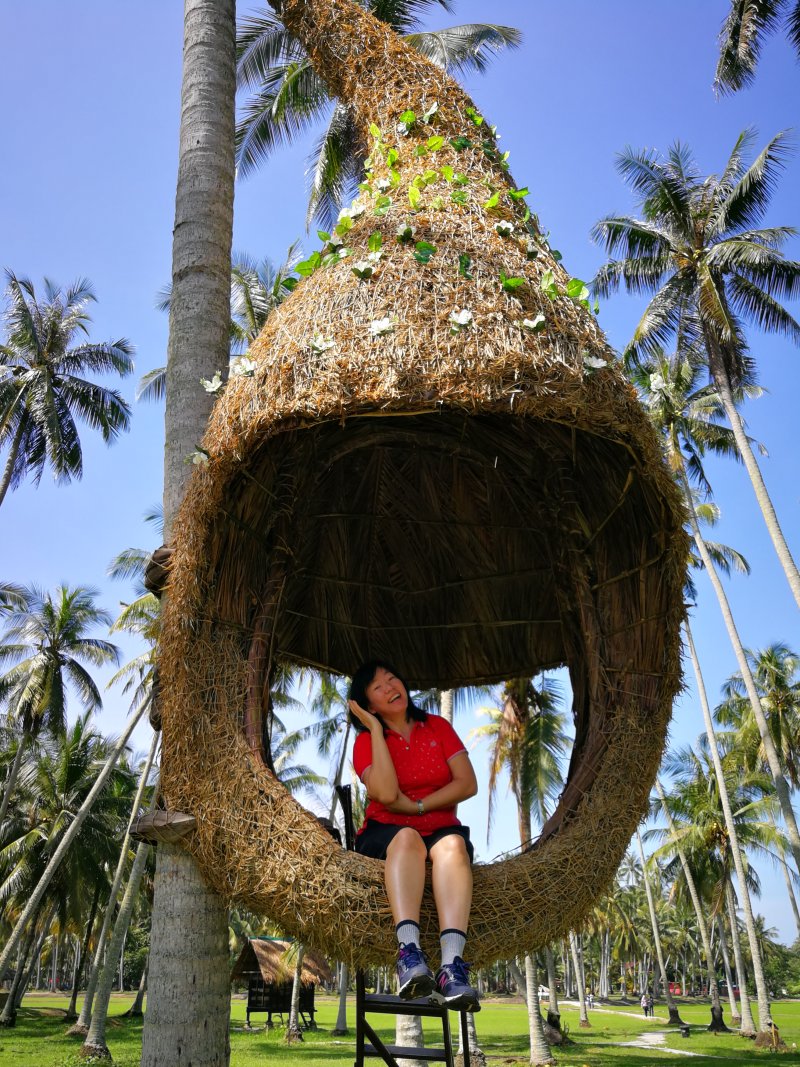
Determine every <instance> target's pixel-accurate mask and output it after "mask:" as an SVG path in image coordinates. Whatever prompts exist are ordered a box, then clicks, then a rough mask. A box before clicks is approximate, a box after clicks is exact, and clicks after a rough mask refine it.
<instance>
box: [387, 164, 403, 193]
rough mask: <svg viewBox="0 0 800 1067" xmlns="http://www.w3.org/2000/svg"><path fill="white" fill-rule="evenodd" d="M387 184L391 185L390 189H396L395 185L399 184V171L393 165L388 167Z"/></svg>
mask: <svg viewBox="0 0 800 1067" xmlns="http://www.w3.org/2000/svg"><path fill="white" fill-rule="evenodd" d="M389 184H390V185H391V187H392V189H396V188H397V186H398V185H399V184H400V171H399V170H397V169H396V168H395V167H390V168H389Z"/></svg>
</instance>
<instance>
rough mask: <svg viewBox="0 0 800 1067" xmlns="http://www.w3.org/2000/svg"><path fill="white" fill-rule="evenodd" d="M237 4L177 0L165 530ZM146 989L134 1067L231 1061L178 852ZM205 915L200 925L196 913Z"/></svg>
mask: <svg viewBox="0 0 800 1067" xmlns="http://www.w3.org/2000/svg"><path fill="white" fill-rule="evenodd" d="M235 97H236V4H235V0H184V50H183V83H182V91H181V128H180V149H179V159H178V185H177V193H176V203H175V227H174V230H173V244H172V299H171V302H170V321H169V346H168V359H167V410H166V439H165V446H164V517H165V529H166V534H167V537H168V536H169V531H170V528H171V525H172V522H173V520H174V517H175V514H176V511H177V508H178V505H179V503H180V500H181V498H182V496H183V493H184V489H185V484H186V478H187V476H188V471H187V466H186V463H185V460H186V457H187V456H189V455H190V454H191V453H192V451H193V449H194V448H195V447H196V445H197V443H198V442H199V441H200V439H201V438H202V436H203V431H204V429H205V426H206V423H207V421H208V414H209V411H210V407H211V397H210V395H209V394H207V393H205V391H204V390H203V389H198V387H197V386H198V381H199V379H200V378H202V377H206V378H212V377H213V375H214V371H215V370H216V369H217V368H218V367H225V366H226V365H227V363H228V358H229V328H230V286H231V275H230V268H231V238H232V233H233V182H234V173H235V165H234V126H235V119H234V102H235ZM155 896H156V899H157V901H158V905H157V907H156V908H154V915H153V938H152V942H151V945H152V947H151V953H150V978H149V982H150V994H149V997H148V1008H147V1013H146V1015H145V1022H144V1033H143V1041H142V1067H158V1065H162V1064H165V1063H170V1064H172V1063H177V1062H178V1061H179V1060H181V1061H182V1062H184V1063H187V1064H188V1063H191V1064H192V1067H225V1065H227V1064H228V1062H229V1059H230V1038H229V1033H228V1017H229V1012H230V984H229V981H228V937H227V932H228V924H227V909H226V906H225V902H224V901H223V900H222V899H221V897H219V896H218V895H217V894H216V893H210V892H209V891H208V889H207V888H206V886H205V884H204V882H203V879H202V877H201V875H200V871H199V868H198V867H197V864H196V863H195V861H194V860H193V859H192V857H191V856H190V855H189V854H188V853H187V852H186V851H184V850H183V849H181V848H179V847H175V846H163V845H160V846H159V848H158V850H157V858H156V876H155ZM201 920H202V921H201Z"/></svg>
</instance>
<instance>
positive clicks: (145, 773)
mask: <svg viewBox="0 0 800 1067" xmlns="http://www.w3.org/2000/svg"><path fill="white" fill-rule="evenodd" d="M157 747H158V734H156V733H154V734H153V740H152V741H151V742H150V751H149V752H148V754H147V760H146V762H145V765H144V769H143V770H142V773H141V776H140V778H139V785H138V787H137V789H136V796H135V797H134V798H133V804H132V806H131V817H130V819H129V820H128V827H127V829H126V831H125V836H124V837H123V839H122V847H121V848H120V850H119V859H118V860H117V869H116V871H115V872H114V879H113V881H112V883H111V892H110V893H109V894H108V904H107V905H106V910H105V914H104V915H103V925H102V927H101V928H100V935H99V936H98V938H97V945H96V946H95V950H94V960H93V961H92V969H91V971H90V972H89V979H88V981H87V983H86V994H85V996H84V998H83V1005H82V1007H81V1013H80V1015H79V1016H78V1020H77V1022H76V1023H75V1024H74V1025H73V1026H71V1027H70V1029H69V1030H67V1033H68V1034H69V1035H71V1036H75V1037H86V1035H87V1034H88V1033H89V1024H90V1023H91V1021H92V1005H93V1003H94V993H95V989H97V981H98V979H99V977H100V971H101V969H102V966H103V958H104V955H105V951H106V941H107V939H108V934H109V931H110V930H111V921H112V919H113V918H114V908H115V907H116V904H117V896H118V895H119V888H120V886H121V885H122V878H123V875H124V873H125V864H126V862H127V859H128V846H129V845H130V840H131V834H130V830H131V826H132V825H133V821H134V819H136V818H137V817H138V815H139V809H140V808H141V806H142V797H143V796H144V791H145V787H146V786H147V779H148V777H149V775H150V769H151V767H152V766H153V760H154V759H155V755H156V749H157ZM154 792H155V791H154Z"/></svg>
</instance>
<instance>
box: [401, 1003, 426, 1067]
mask: <svg viewBox="0 0 800 1067" xmlns="http://www.w3.org/2000/svg"><path fill="white" fill-rule="evenodd" d="M394 1039H395V1042H396V1043H397V1044H398V1045H400V1046H401V1047H402V1048H422V1047H423V1045H424V1041H423V1035H422V1019H421V1018H420V1017H419V1015H397V1016H395V1038H394ZM397 1063H398V1067H419V1060H407V1059H399V1060H398V1061H397Z"/></svg>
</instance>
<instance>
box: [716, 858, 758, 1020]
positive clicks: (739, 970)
mask: <svg viewBox="0 0 800 1067" xmlns="http://www.w3.org/2000/svg"><path fill="white" fill-rule="evenodd" d="M725 906H726V908H727V911H728V925H729V926H730V931H731V945H732V946H733V960H734V963H735V964H736V977H737V980H738V983H739V1004H740V1006H741V1017H742V1021H741V1024H740V1029H741V1032H742V1033H743V1034H747V1035H748V1036H749V1035H751V1034H754V1033H755V1029H756V1026H755V1023H754V1022H753V1014H752V1012H751V1011H750V996H749V994H748V992H747V971H746V970H745V967H744V958H743V956H742V943H741V939H740V937H739V926H738V923H737V920H736V901H735V900H734V898H733V887H732V886H731V882H730V879H728V880H727V884H726V885H725ZM720 920H721V917H720ZM722 926H723V923H722V921H720V929H721V928H722Z"/></svg>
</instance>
